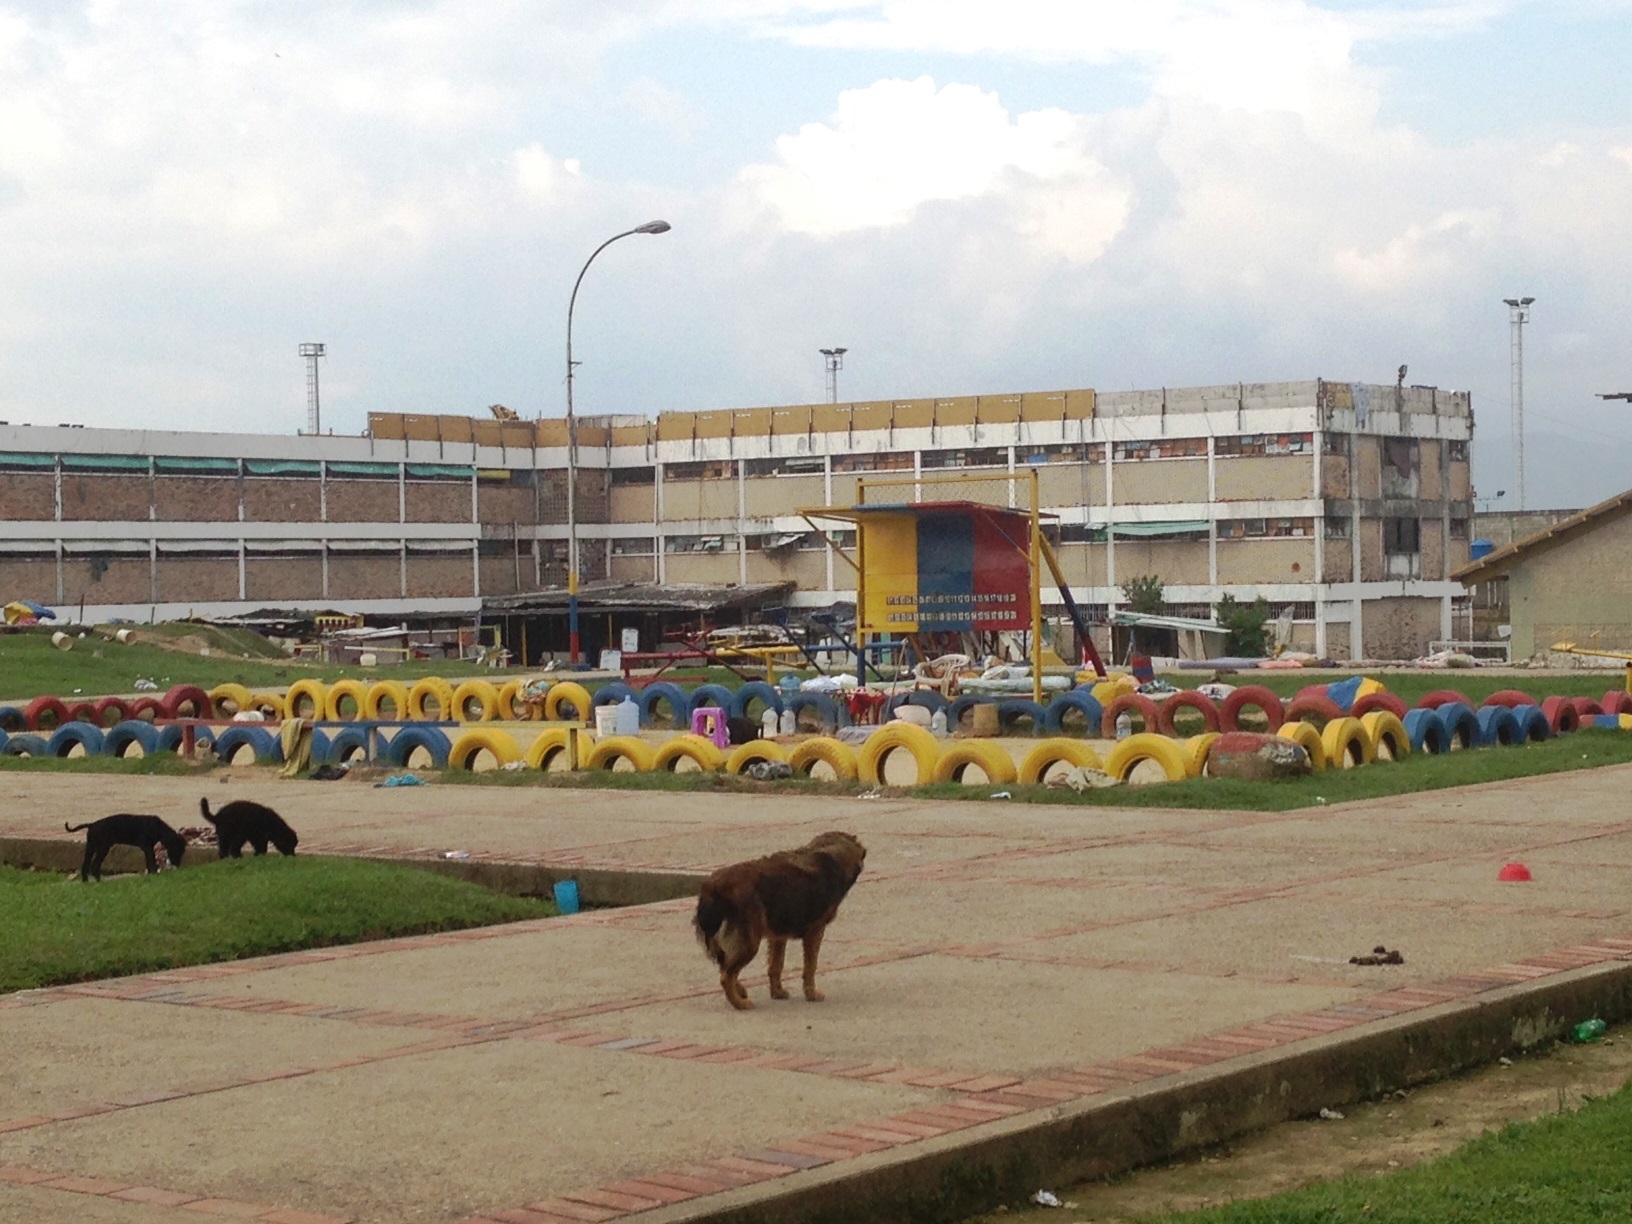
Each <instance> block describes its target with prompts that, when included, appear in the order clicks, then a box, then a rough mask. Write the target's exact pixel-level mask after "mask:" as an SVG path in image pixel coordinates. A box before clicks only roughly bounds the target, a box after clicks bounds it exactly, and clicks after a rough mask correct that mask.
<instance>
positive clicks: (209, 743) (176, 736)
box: [154, 723, 283, 761]
mask: <svg viewBox="0 0 1632 1224" xmlns="http://www.w3.org/2000/svg"><path fill="white" fill-rule="evenodd" d="M259 730H263V731H264V730H266V729H265V728H264V727H262V728H259ZM158 732H159V741H158V745H157V746H156V748H155V749H154V751H156V752H180V751H181V746H182V744H183V743H185V742H186V737H185V736H184V735H183V734H182V730H181V728H180V727H178V726H176V724H175V723H166V724H165V725H164V726H162V727H159V728H158ZM266 734H268V735H272V733H271V732H270V731H267V732H266ZM272 738H273V739H277V736H272ZM215 740H216V733H215V732H214V731H213V730H211V729H210V728H209V727H194V728H193V751H194V752H197V751H198V750H199V749H201V748H202V749H204V750H206V751H208V752H214V751H215ZM235 751H236V750H235ZM278 760H280V761H281V760H283V741H282V740H278Z"/></svg>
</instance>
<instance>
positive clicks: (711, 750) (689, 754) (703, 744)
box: [652, 733, 725, 773]
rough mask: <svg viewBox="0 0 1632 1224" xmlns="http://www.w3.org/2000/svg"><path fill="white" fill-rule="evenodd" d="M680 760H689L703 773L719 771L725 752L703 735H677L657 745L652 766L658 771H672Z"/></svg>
mask: <svg viewBox="0 0 1632 1224" xmlns="http://www.w3.org/2000/svg"><path fill="white" fill-rule="evenodd" d="M681 761H690V762H691V763H692V764H693V765H695V766H696V767H697V768H698V769H699V770H700V771H702V772H703V773H719V772H720V770H722V769H724V768H725V753H723V752H721V751H720V748H719V745H717V744H715V742H714V741H713V740H711V739H709V738H708V737H707V736H704V735H691V734H689V733H688V734H686V735H677V736H675V737H674V738H673V739H671V740H665V741H664V742H663V743H661V744H659V745H658V748H657V752H656V753H654V754H653V757H652V768H653V769H654V770H655V771H657V772H658V773H674V772H676V771H675V766H676V765H678V764H679V763H680V762H681Z"/></svg>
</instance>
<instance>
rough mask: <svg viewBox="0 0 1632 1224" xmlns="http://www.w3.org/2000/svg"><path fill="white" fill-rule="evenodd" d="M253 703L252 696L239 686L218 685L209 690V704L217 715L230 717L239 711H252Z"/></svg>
mask: <svg viewBox="0 0 1632 1224" xmlns="http://www.w3.org/2000/svg"><path fill="white" fill-rule="evenodd" d="M254 703H255V699H254V696H253V695H252V694H251V693H250V691H249V690H248V689H247V688H245V687H244V686H243V685H241V684H218V685H216V686H215V687H214V688H212V689H211V690H210V704H211V705H212V706H214V707H215V712H216V713H217V714H225V715H227V716H229V717H230V716H231V715H233V714H236V713H238V712H239V711H240V710H253V709H254V708H255V704H254ZM229 706H230V707H231V708H230V709H229V708H228V707H229Z"/></svg>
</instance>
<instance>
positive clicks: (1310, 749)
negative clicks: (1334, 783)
mask: <svg viewBox="0 0 1632 1224" xmlns="http://www.w3.org/2000/svg"><path fill="white" fill-rule="evenodd" d="M1275 734H1276V735H1278V736H1280V737H1281V738H1282V739H1289V740H1291V741H1292V742H1293V743H1294V744H1302V745H1303V750H1304V751H1305V752H1307V753H1308V754H1309V764H1310V766H1311V767H1312V768H1313V769H1314V771H1315V772H1316V773H1319V772H1320V771H1321V770H1323V769H1325V768H1326V746H1325V745H1324V744H1322V743H1321V742H1320V732H1319V731H1316V730H1315V729H1314V728H1313V727H1311V726H1310V725H1309V724H1308V723H1306V722H1289V723H1282V724H1281V729H1280V730H1279V731H1277V732H1275Z"/></svg>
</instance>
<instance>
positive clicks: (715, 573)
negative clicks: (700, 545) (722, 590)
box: [663, 549, 742, 583]
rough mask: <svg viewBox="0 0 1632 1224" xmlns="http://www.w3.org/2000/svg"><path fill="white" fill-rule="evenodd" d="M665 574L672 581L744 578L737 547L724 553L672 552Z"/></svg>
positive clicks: (665, 563)
mask: <svg viewBox="0 0 1632 1224" xmlns="http://www.w3.org/2000/svg"><path fill="white" fill-rule="evenodd" d="M663 566H664V574H665V576H666V577H667V579H668V581H670V582H708V583H726V582H740V581H741V580H742V567H741V563H740V562H739V561H738V560H737V553H736V550H735V549H732V550H731V551H729V552H724V553H670V554H669V555H668V556H667V558H665V560H664V563H663Z"/></svg>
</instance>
